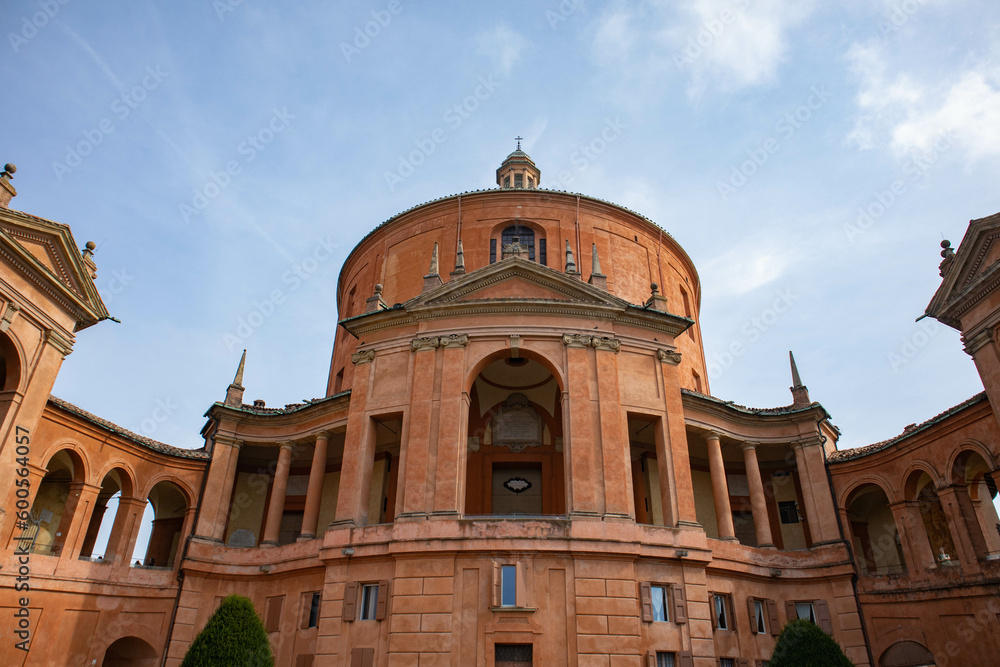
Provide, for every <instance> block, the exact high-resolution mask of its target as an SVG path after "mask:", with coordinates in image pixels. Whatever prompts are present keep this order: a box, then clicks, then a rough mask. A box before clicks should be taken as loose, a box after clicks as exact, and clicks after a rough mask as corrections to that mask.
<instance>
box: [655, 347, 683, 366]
mask: <svg viewBox="0 0 1000 667" xmlns="http://www.w3.org/2000/svg"><path fill="white" fill-rule="evenodd" d="M656 358H657V359H659V360H660V361H662V362H663V363H665V364H672V365H674V366H676V365H677V364H679V363H681V353H680V352H678V351H677V350H664V349H662V348H660V349H659V350H657V351H656Z"/></svg>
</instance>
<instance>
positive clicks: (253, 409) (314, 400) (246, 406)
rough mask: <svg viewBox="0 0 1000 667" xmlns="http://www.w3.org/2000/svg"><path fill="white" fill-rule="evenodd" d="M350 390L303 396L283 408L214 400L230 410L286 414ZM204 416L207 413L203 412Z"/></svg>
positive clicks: (256, 413)
mask: <svg viewBox="0 0 1000 667" xmlns="http://www.w3.org/2000/svg"><path fill="white" fill-rule="evenodd" d="M350 395H351V390H350V389H348V390H347V391H342V392H340V393H339V394H333V395H332V396H324V397H323V398H304V399H302V402H301V403H286V404H285V407H283V408H268V407H263V408H258V407H257V406H255V405H252V404H249V403H243V404H242V405H240V407H238V408H234V407H231V406H227V405H226V404H225V403H221V402H218V401H217V402H216V403H215V405H217V406H219V407H221V408H228V409H230V410H239V411H241V412H249V413H251V414H255V415H287V414H291V413H293V412H298V411H299V410H305V409H306V408H308V407H312V406H314V405H318V404H320V403H325V402H326V401H332V400H334V399H337V398H343V397H344V396H350ZM205 414H206V416H207V415H208V413H205Z"/></svg>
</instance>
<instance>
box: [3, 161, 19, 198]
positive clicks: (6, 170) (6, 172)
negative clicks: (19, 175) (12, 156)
mask: <svg viewBox="0 0 1000 667" xmlns="http://www.w3.org/2000/svg"><path fill="white" fill-rule="evenodd" d="M15 171H17V167H15V166H14V165H12V164H11V163H9V162H8V163H7V164H5V165H4V166H3V171H0V208H9V207H8V206H7V204H9V203H10V200H11V199H13V198H14V197H15V196H17V190H15V189H14V186H13V185H11V184H10V179H12V178H13V177H14V172H15Z"/></svg>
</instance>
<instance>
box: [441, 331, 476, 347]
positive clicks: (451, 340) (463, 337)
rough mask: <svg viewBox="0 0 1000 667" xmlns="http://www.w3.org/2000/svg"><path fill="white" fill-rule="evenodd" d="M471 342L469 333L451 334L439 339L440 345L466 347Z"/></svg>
mask: <svg viewBox="0 0 1000 667" xmlns="http://www.w3.org/2000/svg"><path fill="white" fill-rule="evenodd" d="M468 344H469V334H451V335H450V336H441V338H439V339H438V345H439V346H440V347H465V346H466V345H468Z"/></svg>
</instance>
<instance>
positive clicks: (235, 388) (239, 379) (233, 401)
mask: <svg viewBox="0 0 1000 667" xmlns="http://www.w3.org/2000/svg"><path fill="white" fill-rule="evenodd" d="M246 363H247V351H246V350H243V356H242V357H240V365H239V367H238V368H237V369H236V377H234V378H233V383H232V384H231V385H229V389H227V390H226V402H225V405H227V406H229V407H233V408H238V407H240V406H241V405H243V367H244V366H245V365H246Z"/></svg>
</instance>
